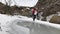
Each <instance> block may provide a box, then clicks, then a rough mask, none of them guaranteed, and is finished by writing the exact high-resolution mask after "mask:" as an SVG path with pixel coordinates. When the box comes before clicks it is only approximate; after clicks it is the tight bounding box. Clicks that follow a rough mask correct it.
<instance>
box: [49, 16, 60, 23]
mask: <svg viewBox="0 0 60 34" xmlns="http://www.w3.org/2000/svg"><path fill="white" fill-rule="evenodd" d="M50 22H51V23H57V24H60V16H53V17H52V18H51V20H50Z"/></svg>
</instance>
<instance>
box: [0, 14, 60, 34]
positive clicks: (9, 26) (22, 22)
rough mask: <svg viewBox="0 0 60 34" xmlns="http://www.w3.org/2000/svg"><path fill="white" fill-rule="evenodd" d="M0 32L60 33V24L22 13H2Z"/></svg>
mask: <svg viewBox="0 0 60 34" xmlns="http://www.w3.org/2000/svg"><path fill="white" fill-rule="evenodd" d="M0 27H1V29H2V31H0V34H60V24H53V23H49V22H45V21H40V20H37V19H36V20H35V21H33V20H32V18H28V17H26V16H20V15H14V16H9V15H4V14H0Z"/></svg>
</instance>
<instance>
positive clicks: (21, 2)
mask: <svg viewBox="0 0 60 34" xmlns="http://www.w3.org/2000/svg"><path fill="white" fill-rule="evenodd" d="M8 1H9V0H7V2H8ZM0 2H2V3H3V4H5V0H0ZM37 2H38V0H11V5H10V6H14V5H16V6H18V7H20V6H25V7H34V6H35V5H36V4H37ZM8 3H9V2H8Z"/></svg>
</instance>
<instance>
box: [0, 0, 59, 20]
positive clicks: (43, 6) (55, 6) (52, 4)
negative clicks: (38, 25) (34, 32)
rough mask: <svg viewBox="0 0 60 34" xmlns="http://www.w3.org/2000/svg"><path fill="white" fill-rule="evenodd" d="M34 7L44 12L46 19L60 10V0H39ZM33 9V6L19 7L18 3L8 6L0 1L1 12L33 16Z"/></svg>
mask: <svg viewBox="0 0 60 34" xmlns="http://www.w3.org/2000/svg"><path fill="white" fill-rule="evenodd" d="M34 7H36V8H38V10H39V13H40V12H43V14H42V16H43V17H44V18H43V19H42V20H44V21H46V17H47V16H50V15H52V14H57V13H58V12H60V0H39V1H38V3H37V4H36V5H35V6H34ZM31 9H32V7H17V6H16V5H14V6H7V5H4V4H2V3H1V2H0V13H1V14H8V15H16V14H17V15H18V14H19V15H23V16H28V17H31ZM39 16H40V15H39ZM59 18H60V17H59Z"/></svg>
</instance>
